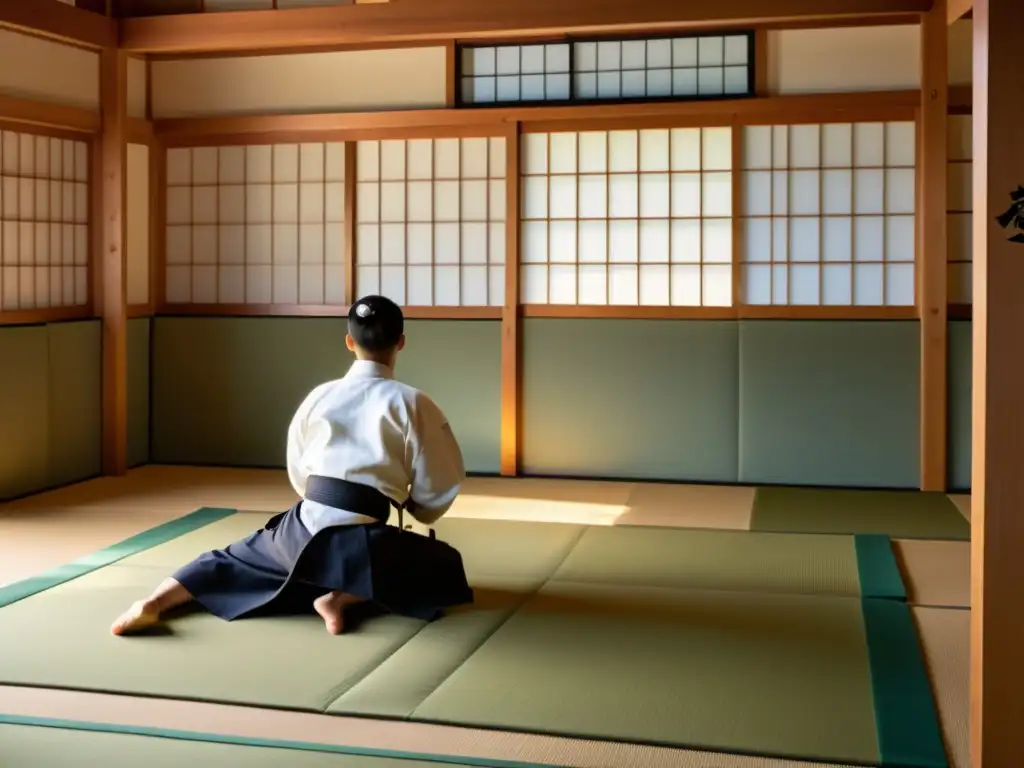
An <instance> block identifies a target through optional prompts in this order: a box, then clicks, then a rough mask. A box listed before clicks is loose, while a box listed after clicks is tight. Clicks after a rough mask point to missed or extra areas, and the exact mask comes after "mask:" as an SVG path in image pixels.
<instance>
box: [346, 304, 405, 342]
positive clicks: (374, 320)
mask: <svg viewBox="0 0 1024 768" xmlns="http://www.w3.org/2000/svg"><path fill="white" fill-rule="evenodd" d="M348 332H349V335H350V336H352V338H353V339H354V340H355V342H356V344H358V345H359V346H360V347H362V348H363V349H365V350H366V351H367V352H386V351H387V350H389V349H392V348H394V347H396V346H398V341H399V339H401V337H402V334H403V333H404V332H405V318H404V317H403V315H402V308H401V307H399V306H398V305H397V304H395V302H393V301H392V300H391V299H389V298H387V297H385V296H364V297H363V298H361V299H359V300H358V301H356V302H355V303H354V304H353V305H352V307H351V308H350V309H349V311H348Z"/></svg>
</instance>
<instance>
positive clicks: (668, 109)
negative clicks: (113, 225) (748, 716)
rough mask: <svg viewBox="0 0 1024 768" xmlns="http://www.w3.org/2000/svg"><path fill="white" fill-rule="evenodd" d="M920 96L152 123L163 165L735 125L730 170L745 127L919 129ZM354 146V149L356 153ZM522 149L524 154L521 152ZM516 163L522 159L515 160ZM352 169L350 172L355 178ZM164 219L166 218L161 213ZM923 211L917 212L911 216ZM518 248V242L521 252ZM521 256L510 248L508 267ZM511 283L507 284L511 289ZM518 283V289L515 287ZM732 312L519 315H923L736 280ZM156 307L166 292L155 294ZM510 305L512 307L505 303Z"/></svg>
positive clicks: (537, 308) (221, 311)
mask: <svg viewBox="0 0 1024 768" xmlns="http://www.w3.org/2000/svg"><path fill="white" fill-rule="evenodd" d="M919 107H920V91H918V90H907V91H891V92H869V93H830V94H821V95H798V96H776V97H764V98H748V99H739V100H714V101H711V100H707V101H685V100H682V101H673V102H643V103H630V104H623V103H599V104H586V105H571V106H558V105H551V104H546V105H544V106H540V107H518V106H517V107H508V106H502V107H498V108H493V107H487V108H481V109H460V110H452V109H437V110H414V111H395V112H384V113H381V112H376V113H339V114H319V115H265V116H238V117H211V118H180V119H173V120H160V121H156V122H155V123H154V135H155V139H156V141H157V143H158V144H159V145H160V147H161V150H160V151H159V152H157V153H156V154H157V155H159V156H160V157H163V156H164V150H166V149H167V148H171V147H190V146H230V145H239V144H266V143H300V142H305V141H345V142H350V143H351V142H355V141H360V140H366V139H371V140H377V139H389V138H396V139H414V138H462V137H481V138H482V137H491V136H508V135H509V131H510V126H515V128H516V131H517V132H521V133H536V132H549V131H583V130H614V129H617V128H618V129H623V128H625V129H631V130H636V129H644V128H665V127H713V126H722V125H729V126H732V127H733V128H734V131H733V135H734V148H733V152H734V165H735V164H736V155H737V153H738V152H739V151H740V147H739V146H737V144H738V142H737V138H738V137H740V135H741V133H742V129H743V128H744V127H745V126H747V125H771V124H789V125H798V124H813V123H827V122H885V121H907V122H911V121H912V122H915V124H917V123H919V120H920V116H919V111H920V109H919ZM353 147H354V144H353ZM517 150H518V148H517ZM516 154H517V155H518V151H517V152H516ZM516 168H517V173H516V176H515V177H514V179H513V178H508V179H506V184H507V185H508V188H507V189H508V196H507V197H508V199H509V200H511V199H512V198H511V194H512V193H513V192H515V194H516V195H517V197H516V201H517V205H518V194H519V193H518V190H519V184H520V181H521V178H522V177H521V175H520V174H519V173H518V168H519V166H518V164H517V165H516ZM351 170H354V169H351ZM349 171H350V169H349V168H346V174H347V176H346V178H347V179H348V178H349V176H351V179H352V182H346V183H347V184H349V188H347V189H346V205H347V207H348V210H347V213H349V214H353V215H350V216H349V223H347V224H346V226H347V229H346V237H347V238H348V242H349V243H351V245H348V246H347V248H346V251H347V253H346V260H347V261H346V267H347V269H348V270H349V271H348V272H347V273H346V274H347V275H348V277H349V279H350V283H349V284H350V285H352V286H353V287H354V283H352V282H351V278H352V276H353V272H352V271H351V270H352V268H353V264H354V252H352V250H351V249H352V248H354V231H349V230H350V229H351V227H352V226H354V220H355V217H354V205H355V203H354V200H352V199H351V197H354V193H355V189H354V178H355V174H354V172H353V173H351V174H349ZM742 184H743V176H742V173H741V172H735V169H734V172H733V196H734V215H733V222H734V227H735V226H737V223H738V221H739V220H740V219H741V217H740V216H737V215H736V212H738V211H739V210H740V207H739V202H740V201H741V199H742V197H741V196H742ZM516 212H517V215H516V217H515V219H514V220H512V219H511V218H508V217H507V220H506V228H507V230H512V229H514V230H515V231H516V234H517V236H518V231H519V229H520V227H521V220H520V217H519V216H518V208H517V209H516ZM158 213H162V202H161V210H160V211H158ZM918 215H919V212H915V217H916V216H918ZM156 232H157V237H156V239H157V240H158V241H159V242H161V243H162V240H163V237H164V229H163V227H162V225H160V224H158V225H157V228H156ZM740 246H741V244H740V243H739V241H737V240H736V239H735V237H734V249H733V250H734V256H733V262H734V265H735V264H736V263H737V262H738V260H739V249H740ZM516 247H517V248H518V243H517V246H516ZM155 252H156V254H157V263H155V264H154V268H153V271H154V273H157V275H162V274H163V270H164V268H165V264H164V263H163V259H162V258H161V255H162V248H161V247H160V246H159V245H158V246H157V247H156V248H155ZM517 256H518V251H517V250H516V251H513V250H512V249H508V252H507V253H506V264H507V266H508V269H509V270H511V269H512V268H513V267H512V265H511V264H509V261H508V260H509V259H511V258H513V257H516V263H515V270H516V272H517V273H518V269H519V266H520V265H519V259H518V258H517ZM920 259H921V255H920V253H918V254H916V257H915V270H916V271H919V270H920V268H921V265H920ZM159 279H162V278H159ZM506 282H508V281H506ZM517 282H518V281H517ZM733 283H734V285H733V290H734V303H733V306H731V307H690V306H631V305H617V306H607V305H600V306H574V305H546V304H545V305H539V304H523V303H521V302H518V301H517V302H516V304H515V306H514V309H515V311H516V312H517V313H518V315H520V316H526V317H594V318H602V317H603V318H638V319H640V318H645V319H646V318H698V319H699V318H706V319H722V318H733V319H754V318H766V319H768V318H771V319H776V318H777V319H801V318H806V319H812V318H813V319H914V318H918V317H919V316H920V309H919V306H918V303H919V297H918V301H916V302H915V304H914V305H908V306H877V307H876V306H816V305H809V306H788V305H775V306H750V305H745V304H742V303H740V302H739V301H738V300H739V298H740V297H741V296H742V288H741V286H740V285H739V283H738V280H736V279H734V281H733ZM155 295H156V296H157V297H158V299H159V297H162V295H163V293H162V291H161V292H159V293H157V294H155ZM506 301H508V299H506ZM155 310H156V312H157V313H160V314H168V313H169V314H175V315H211V316H219V315H232V314H234V315H242V316H256V315H261V314H265V315H276V316H282V315H286V316H343V315H344V314H346V313H347V310H348V307H347V305H346V306H337V307H322V306H316V307H311V306H281V305H277V306H274V305H271V306H232V305H167V304H166V302H162V301H159V300H158V301H157V302H156V307H155ZM407 313H408V316H409V317H410V318H429V319H497V318H498V317H500V316H501V308H499V307H448V306H445V307H441V306H431V307H409V308H408V309H407Z"/></svg>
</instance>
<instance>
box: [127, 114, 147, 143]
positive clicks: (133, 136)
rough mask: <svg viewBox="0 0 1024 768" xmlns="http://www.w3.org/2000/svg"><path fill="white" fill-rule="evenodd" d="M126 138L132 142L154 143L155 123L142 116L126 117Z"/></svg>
mask: <svg viewBox="0 0 1024 768" xmlns="http://www.w3.org/2000/svg"><path fill="white" fill-rule="evenodd" d="M124 130H125V140H126V141H127V142H128V143H130V144H145V145H147V146H149V145H150V144H152V143H153V138H154V137H153V124H152V123H151V122H149V120H145V119H143V118H141V117H126V118H125V128H124Z"/></svg>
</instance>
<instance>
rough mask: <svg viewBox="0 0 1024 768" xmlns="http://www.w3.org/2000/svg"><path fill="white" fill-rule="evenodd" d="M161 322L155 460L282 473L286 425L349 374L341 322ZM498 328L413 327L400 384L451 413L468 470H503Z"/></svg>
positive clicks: (431, 323)
mask: <svg viewBox="0 0 1024 768" xmlns="http://www.w3.org/2000/svg"><path fill="white" fill-rule="evenodd" d="M153 322H154V333H153V348H152V355H153V380H152V381H153V387H152V397H153V403H152V413H153V421H152V433H153V434H152V456H151V460H152V461H153V462H155V463H169V464H218V465H227V466H255V467H261V466H262V467H280V466H283V465H284V452H285V435H286V431H287V428H288V422H289V421H290V420H291V417H292V414H293V413H294V411H295V409H296V408H297V407H298V405H299V404H300V403H301V402H302V399H303V398H304V397H305V396H306V395H307V394H308V393H309V391H310V390H312V389H313V388H314V387H315V386H317V385H318V384H321V383H323V382H325V381H329V380H331V379H334V378H338V377H339V376H342V375H344V373H345V371H346V370H347V369H348V365H349V363H350V361H351V355H350V354H349V352H348V351H347V350H346V349H345V328H346V323H345V321H344V320H343V319H338V318H240V317H234V318H201V317H189V318H182V317H161V318H157V319H156V320H154V321H153ZM500 333H501V324H500V323H499V322H497V321H454V320H452V321H449V320H436V321H435V320H410V321H407V323H406V336H407V339H408V343H407V346H406V349H405V351H403V352H402V354H401V357H400V358H399V363H398V369H397V376H398V378H399V379H401V380H402V381H405V382H407V383H409V384H411V385H413V386H416V387H419V388H421V389H423V390H425V391H426V392H427V393H428V394H429V395H431V397H433V398H434V399H435V400H436V401H437V403H438V404H439V405H440V407H441V408H442V409H443V410H444V411H445V413H446V414H447V415H448V418H449V420H450V421H451V424H452V428H453V429H454V431H455V434H456V436H457V437H458V439H459V442H460V444H461V445H462V448H463V453H464V454H465V459H466V466H467V469H469V471H471V472H497V471H498V469H499V449H500V435H499V425H500V402H501V350H500Z"/></svg>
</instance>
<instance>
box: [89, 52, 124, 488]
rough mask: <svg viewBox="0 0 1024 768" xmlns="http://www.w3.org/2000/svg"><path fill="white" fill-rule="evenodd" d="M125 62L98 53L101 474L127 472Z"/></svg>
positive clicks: (118, 54) (119, 56)
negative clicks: (101, 360) (101, 123)
mask: <svg viewBox="0 0 1024 768" xmlns="http://www.w3.org/2000/svg"><path fill="white" fill-rule="evenodd" d="M127 83H128V59H127V56H126V55H125V54H124V53H123V52H122V51H120V50H118V49H116V48H115V49H107V50H104V51H103V52H102V53H101V54H100V109H101V112H102V119H103V133H102V134H101V136H100V139H99V145H98V151H97V160H98V163H97V165H98V171H99V172H98V174H97V177H98V181H99V184H100V187H101V191H100V199H101V202H100V226H98V227H97V229H98V231H99V239H98V243H99V244H100V247H99V249H98V250H97V251H96V262H95V268H96V270H97V280H96V281H95V283H96V284H97V285H98V288H99V291H98V295H97V300H98V305H97V307H98V310H99V315H100V319H101V320H102V322H103V474H105V475H123V474H124V473H125V472H127V471H128V291H127V284H126V280H125V277H126V271H127V269H126V252H125V245H126V242H127V232H126V228H127V220H126V218H125V198H126V197H127V178H126V168H127V164H128V146H127V144H126V134H125V127H126V123H127V116H126V113H127V91H128V87H127Z"/></svg>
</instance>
